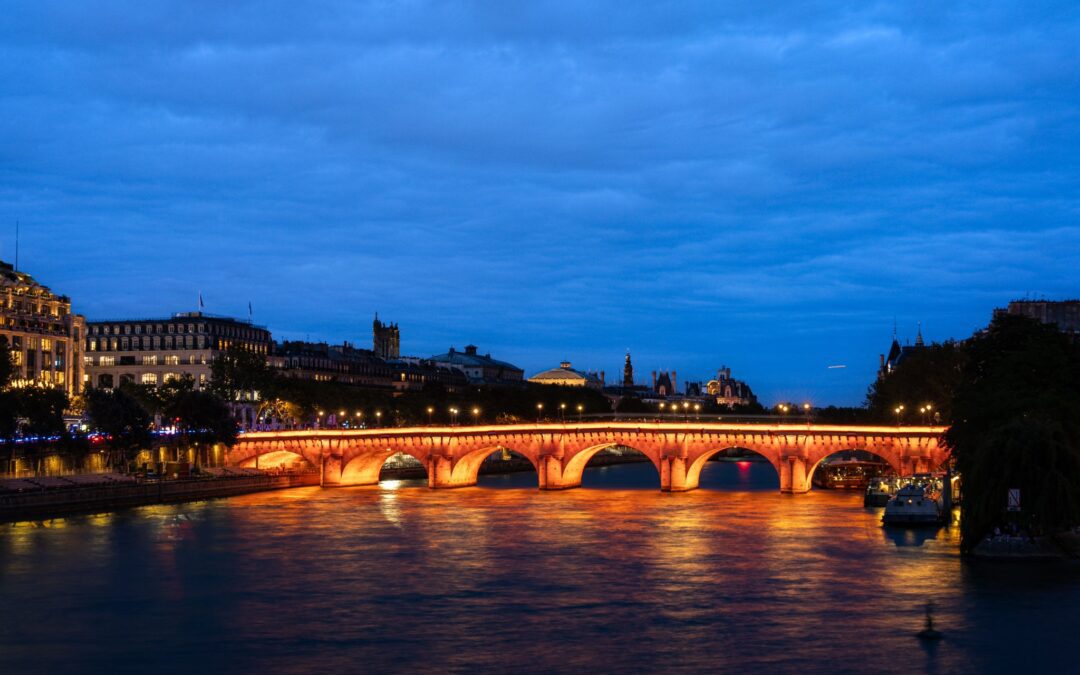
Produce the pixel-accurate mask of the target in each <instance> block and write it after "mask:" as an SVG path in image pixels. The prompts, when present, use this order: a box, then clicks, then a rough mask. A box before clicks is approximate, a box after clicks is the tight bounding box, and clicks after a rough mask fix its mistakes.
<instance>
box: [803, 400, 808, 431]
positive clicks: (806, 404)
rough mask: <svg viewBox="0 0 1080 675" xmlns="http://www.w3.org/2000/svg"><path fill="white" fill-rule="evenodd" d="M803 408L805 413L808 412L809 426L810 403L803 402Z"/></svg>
mask: <svg viewBox="0 0 1080 675" xmlns="http://www.w3.org/2000/svg"><path fill="white" fill-rule="evenodd" d="M802 409H803V413H805V414H806V424H807V426H809V425H810V404H809V403H803V404H802Z"/></svg>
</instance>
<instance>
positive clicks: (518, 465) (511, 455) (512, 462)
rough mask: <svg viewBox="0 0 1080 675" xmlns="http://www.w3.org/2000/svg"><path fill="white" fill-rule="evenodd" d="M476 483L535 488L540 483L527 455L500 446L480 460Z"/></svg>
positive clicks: (533, 465)
mask: <svg viewBox="0 0 1080 675" xmlns="http://www.w3.org/2000/svg"><path fill="white" fill-rule="evenodd" d="M476 484H477V485H478V486H481V487H490V488H535V487H537V486H539V485H540V476H539V475H538V474H537V472H536V465H535V464H533V462H532V460H530V459H529V458H528V457H526V456H525V455H523V454H521V453H520V452H517V451H515V450H511V449H510V448H502V447H500V448H496V449H495V450H494V451H493V452H492V453H491V454H489V455H488V456H487V457H484V458H483V459H482V460H481V462H480V466H479V469H478V474H477V477H476Z"/></svg>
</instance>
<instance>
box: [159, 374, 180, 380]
mask: <svg viewBox="0 0 1080 675" xmlns="http://www.w3.org/2000/svg"><path fill="white" fill-rule="evenodd" d="M179 379H180V373H165V375H164V377H162V378H161V380H162V382H172V381H173V380H179Z"/></svg>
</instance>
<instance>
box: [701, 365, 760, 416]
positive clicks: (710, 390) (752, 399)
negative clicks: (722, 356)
mask: <svg viewBox="0 0 1080 675" xmlns="http://www.w3.org/2000/svg"><path fill="white" fill-rule="evenodd" d="M705 393H707V394H708V395H709V396H710V397H711V398H714V399H716V404H717V405H722V406H727V407H729V408H733V407H735V406H737V405H754V404H755V403H757V396H754V392H753V391H751V390H750V385H748V384H747V383H745V382H743V381H742V380H736V379H735V378H733V377H732V376H731V368H728V367H727V366H720V370H718V371H716V379H715V380H709V382H708V383H707V384H706V385H705V392H703V395H704V394H705ZM687 394H688V395H689V394H690V392H689V389H688V390H687Z"/></svg>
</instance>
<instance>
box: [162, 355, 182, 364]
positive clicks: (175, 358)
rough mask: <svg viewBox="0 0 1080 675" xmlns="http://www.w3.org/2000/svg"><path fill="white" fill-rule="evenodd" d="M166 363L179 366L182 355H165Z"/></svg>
mask: <svg viewBox="0 0 1080 675" xmlns="http://www.w3.org/2000/svg"><path fill="white" fill-rule="evenodd" d="M165 365H167V366H178V365H180V357H179V356H175V355H169V356H166V357H165Z"/></svg>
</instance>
